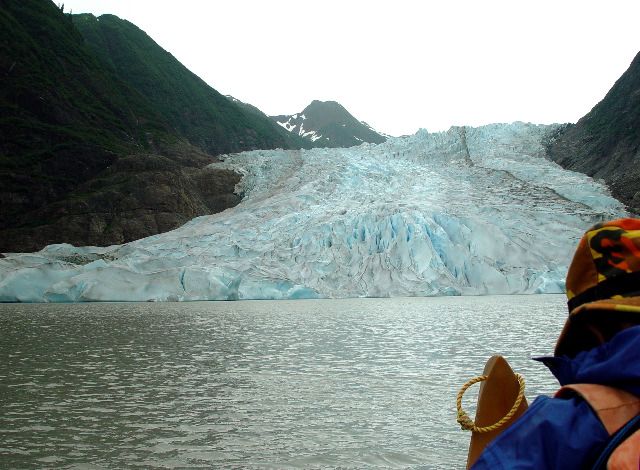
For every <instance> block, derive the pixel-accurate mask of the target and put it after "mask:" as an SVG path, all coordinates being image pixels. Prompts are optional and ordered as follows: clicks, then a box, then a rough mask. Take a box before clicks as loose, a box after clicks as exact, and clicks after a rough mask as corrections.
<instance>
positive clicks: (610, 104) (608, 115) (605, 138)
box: [547, 54, 640, 214]
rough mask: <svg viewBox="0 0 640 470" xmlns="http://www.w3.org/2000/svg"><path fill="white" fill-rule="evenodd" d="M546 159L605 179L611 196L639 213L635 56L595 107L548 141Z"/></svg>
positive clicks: (639, 82) (639, 103) (639, 70)
mask: <svg viewBox="0 0 640 470" xmlns="http://www.w3.org/2000/svg"><path fill="white" fill-rule="evenodd" d="M547 155H548V157H549V158H550V159H552V160H553V161H555V162H557V163H558V164H560V165H562V166H563V167H564V168H567V169H569V170H574V171H579V172H581V173H585V174H587V175H589V176H592V177H594V178H600V179H602V180H604V181H605V182H606V183H607V184H608V185H609V187H610V188H611V191H612V193H613V195H614V197H616V198H617V199H619V200H620V201H622V202H623V203H624V204H626V205H627V207H628V208H629V210H630V211H631V212H635V213H638V214H640V54H638V55H636V57H635V59H634V60H633V62H632V63H631V65H630V66H629V69H628V70H627V71H626V72H625V73H624V74H623V75H622V76H621V77H620V79H618V81H617V82H616V83H615V85H614V86H613V87H612V88H611V90H610V91H609V93H607V95H606V96H605V97H604V99H603V100H602V101H601V102H600V103H598V104H597V105H596V106H595V107H594V108H593V109H592V110H591V111H590V112H589V113H588V114H587V115H586V116H584V117H583V118H582V119H580V120H579V121H578V122H577V123H576V124H570V125H567V126H565V127H564V128H563V129H561V130H560V131H559V132H558V133H557V134H556V135H555V136H553V137H552V139H551V140H550V141H549V144H548V146H547Z"/></svg>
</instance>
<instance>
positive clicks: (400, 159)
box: [0, 123, 626, 302]
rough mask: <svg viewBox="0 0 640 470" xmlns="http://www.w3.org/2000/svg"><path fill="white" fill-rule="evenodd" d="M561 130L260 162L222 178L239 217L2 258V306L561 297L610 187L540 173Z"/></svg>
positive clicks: (608, 210)
mask: <svg viewBox="0 0 640 470" xmlns="http://www.w3.org/2000/svg"><path fill="white" fill-rule="evenodd" d="M553 128H554V127H553V126H536V125H533V124H524V123H514V124H511V125H506V124H495V125H489V126H484V127H480V128H469V127H466V128H464V127H460V128H451V129H450V130H449V131H447V132H441V133H428V132H426V131H424V130H421V131H419V132H418V133H416V134H415V135H413V136H410V137H406V138H395V139H390V140H389V141H387V142H385V143H383V144H380V145H371V144H363V145H360V146H358V147H352V148H349V149H313V150H301V151H279V150H263V151H253V152H245V153H240V154H233V155H226V156H225V157H224V162H222V163H218V164H216V166H220V167H224V168H232V169H235V170H236V171H239V172H241V173H242V174H243V175H244V176H243V178H242V181H241V183H240V184H239V186H238V187H237V191H239V192H240V193H241V194H243V196H244V199H243V202H242V203H241V204H240V205H238V206H236V207H234V208H232V209H228V210H226V211H224V212H222V213H219V214H215V215H211V216H205V217H200V218H197V219H194V220H192V221H191V222H189V223H188V224H186V225H184V226H182V227H180V228H178V229H176V230H174V231H172V232H168V233H164V234H160V235H157V236H153V237H149V238H145V239H142V240H138V241H135V242H132V243H127V244H125V245H118V246H110V247H103V248H98V247H73V246H71V245H51V246H49V247H47V248H45V249H44V250H42V251H40V252H37V253H14V254H11V253H8V254H6V255H5V258H2V259H0V301H5V302H7V301H9V302H16V301H22V302H43V301H44V302H69V301H71V302H73V301H147V300H160V301H166V300H235V299H296V298H314V297H362V296H431V295H476V294H512V293H558V292H562V291H563V289H564V278H565V275H566V272H567V267H568V264H569V262H570V259H571V256H572V254H573V250H574V248H575V245H576V243H577V241H578V240H579V238H580V236H581V235H582V232H583V231H584V230H585V229H586V228H587V227H588V226H589V225H591V224H592V223H594V222H597V221H600V220H603V219H607V218H617V217H622V216H625V215H626V213H625V211H624V208H623V206H622V205H621V204H620V203H619V202H618V201H616V200H615V199H613V198H612V197H611V196H610V194H609V192H608V190H607V188H606V187H605V186H604V185H603V184H602V183H600V182H597V181H594V180H592V179H590V178H588V177H587V176H584V175H582V174H579V173H573V172H569V171H565V170H563V169H561V168H560V167H559V166H558V165H556V164H554V163H552V162H550V161H548V160H546V159H545V158H544V149H543V145H542V142H543V141H544V139H545V136H546V135H547V134H548V133H549V132H550V131H551V130H553Z"/></svg>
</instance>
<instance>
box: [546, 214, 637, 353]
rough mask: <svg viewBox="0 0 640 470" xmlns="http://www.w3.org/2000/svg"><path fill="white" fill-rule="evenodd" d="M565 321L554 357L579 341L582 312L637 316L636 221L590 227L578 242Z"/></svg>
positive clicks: (568, 283) (629, 220) (628, 220)
mask: <svg viewBox="0 0 640 470" xmlns="http://www.w3.org/2000/svg"><path fill="white" fill-rule="evenodd" d="M566 287H567V297H568V298H569V302H568V305H569V318H568V319H567V322H566V323H565V326H564V328H563V330H562V333H561V334H560V337H559V338H558V343H557V344H556V355H562V354H563V351H564V350H566V349H567V348H569V347H573V348H575V346H576V345H575V344H573V345H571V344H570V343H572V342H573V343H575V342H576V341H577V340H579V335H577V333H576V331H574V330H576V318H579V317H580V318H581V317H582V316H584V312H588V311H591V312H593V313H594V314H595V313H596V312H602V313H603V314H605V315H606V312H610V313H613V311H615V312H627V313H631V314H635V313H637V314H639V315H640V219H622V220H614V221H611V222H605V223H601V224H597V225H595V226H593V227H591V228H590V229H589V230H587V232H586V233H585V234H584V236H583V237H582V240H580V244H579V245H578V249H577V250H576V253H575V255H574V257H573V261H572V262H571V266H569V272H568V273H567V283H566Z"/></svg>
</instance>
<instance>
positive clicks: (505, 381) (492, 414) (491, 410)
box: [467, 356, 529, 468]
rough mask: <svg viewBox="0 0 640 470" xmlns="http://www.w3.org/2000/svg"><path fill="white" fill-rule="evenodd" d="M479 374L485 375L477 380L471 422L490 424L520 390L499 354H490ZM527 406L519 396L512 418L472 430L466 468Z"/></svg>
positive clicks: (502, 413) (508, 367)
mask: <svg viewBox="0 0 640 470" xmlns="http://www.w3.org/2000/svg"><path fill="white" fill-rule="evenodd" d="M482 375H486V376H487V379H486V380H485V381H483V382H482V383H481V384H480V392H479V393H478V407H477V409H476V418H475V425H476V426H477V427H481V428H482V427H487V426H492V425H494V424H496V423H497V422H498V421H500V420H501V419H502V418H504V417H505V415H506V414H507V413H509V411H511V408H513V405H514V404H515V402H516V399H517V398H518V393H519V391H520V383H519V382H518V379H517V378H516V376H515V374H514V373H513V370H511V366H509V363H508V362H507V361H506V360H505V359H504V358H503V357H502V356H493V357H491V358H490V359H489V360H488V361H487V364H486V365H485V366H484V372H483V374H482ZM528 407H529V405H528V404H527V400H526V398H523V399H522V402H521V403H520V406H519V407H518V410H517V411H516V413H515V415H514V416H513V418H511V420H509V421H508V422H507V423H505V424H504V425H502V426H500V427H499V428H498V429H496V430H494V431H489V432H485V433H479V432H476V431H473V432H472V433H471V443H470V445H469V455H468V457H467V468H469V467H471V466H472V465H473V464H474V462H475V461H476V460H477V459H478V457H479V456H480V454H481V453H482V451H483V450H484V448H485V447H486V446H487V445H488V444H489V442H491V441H492V440H493V439H495V438H496V436H498V435H499V434H500V433H501V432H502V431H504V430H505V429H507V428H508V427H509V426H511V424H512V423H513V422H514V421H515V420H516V419H517V418H518V417H519V416H520V415H521V414H522V413H524V412H525V411H526V409H527V408H528Z"/></svg>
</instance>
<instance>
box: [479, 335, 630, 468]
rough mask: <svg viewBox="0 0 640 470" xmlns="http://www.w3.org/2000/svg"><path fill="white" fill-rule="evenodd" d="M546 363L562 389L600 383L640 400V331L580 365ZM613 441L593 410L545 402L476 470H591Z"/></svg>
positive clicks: (575, 403) (578, 360)
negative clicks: (568, 386) (605, 444)
mask: <svg viewBox="0 0 640 470" xmlns="http://www.w3.org/2000/svg"><path fill="white" fill-rule="evenodd" d="M538 360H540V361H542V362H544V363H545V365H546V366H547V367H549V369H550V370H551V372H552V373H553V374H554V375H555V376H556V378H557V379H558V381H559V382H560V384H561V385H568V384H572V383H596V384H602V385H610V386H613V387H618V388H622V389H624V390H626V391H628V392H631V393H633V394H634V395H638V396H640V326H636V327H633V328H629V329H627V330H624V331H622V332H620V333H618V334H617V335H615V336H614V337H613V338H612V339H611V341H609V342H608V343H606V344H603V345H602V346H599V347H597V348H594V349H591V350H589V351H584V352H582V353H580V354H578V356H576V357H575V358H574V359H569V358H567V357H550V358H542V359H538ZM608 438H609V435H608V433H607V431H606V430H605V429H604V427H603V426H602V424H601V423H600V421H599V420H598V417H597V416H596V415H595V414H594V413H593V411H592V410H591V408H590V407H589V405H588V404H587V403H586V402H585V401H584V400H582V399H580V398H578V397H576V398H571V399H559V398H550V397H546V396H540V397H538V398H536V399H535V401H534V402H533V403H532V404H531V406H530V407H529V409H528V410H527V411H526V412H525V413H524V414H523V415H522V416H521V417H520V418H519V419H518V420H517V421H516V422H515V423H513V424H512V425H511V426H510V427H509V428H507V429H506V430H505V431H504V432H503V433H502V434H500V435H499V436H498V437H497V438H496V439H495V440H494V441H493V442H491V443H490V444H489V445H488V446H487V448H486V449H485V451H484V452H483V453H482V455H481V456H480V458H479V459H478V460H477V461H476V463H475V464H474V465H473V467H471V468H472V470H483V469H487V470H499V469H509V470H514V469H518V470H524V469H537V470H541V469H563V470H572V469H583V468H590V467H589V464H590V463H593V462H594V461H595V459H596V458H597V456H598V454H599V450H600V449H601V448H602V446H603V445H604V443H605V442H606V441H607V439H608Z"/></svg>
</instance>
